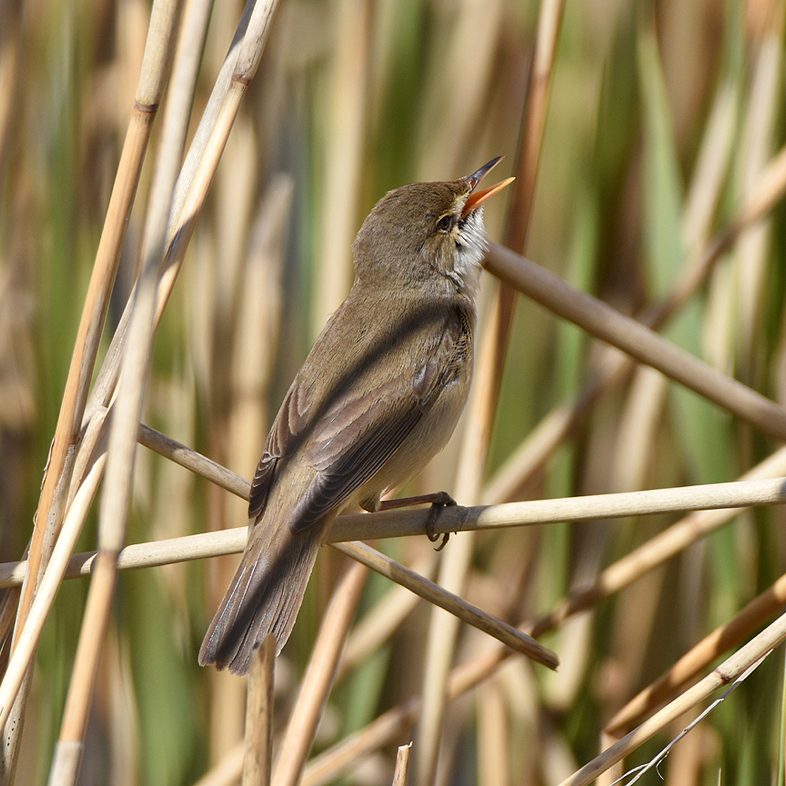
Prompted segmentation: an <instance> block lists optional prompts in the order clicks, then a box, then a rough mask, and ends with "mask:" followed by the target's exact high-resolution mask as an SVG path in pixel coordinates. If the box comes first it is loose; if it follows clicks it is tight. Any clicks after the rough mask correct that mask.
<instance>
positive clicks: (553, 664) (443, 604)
mask: <svg viewBox="0 0 786 786" xmlns="http://www.w3.org/2000/svg"><path fill="white" fill-rule="evenodd" d="M334 548H336V549H338V551H340V552H342V553H343V554H346V555H347V556H349V557H352V559H354V560H356V561H357V562H360V563H361V564H363V565H365V566H366V567H368V568H371V569H372V570H375V571H376V572H377V573H379V574H380V575H382V576H385V577H387V578H389V579H390V580H391V581H395V582H396V583H398V584H400V585H401V586H402V587H406V588H407V589H408V590H410V591H411V592H414V593H416V594H417V595H420V597H422V598H423V599H424V600H427V601H428V602H429V603H431V604H432V605H433V606H439V608H441V609H444V610H445V611H447V612H448V613H450V614H451V615H452V616H454V617H456V618H457V619H460V620H462V621H463V622H466V623H467V624H469V625H472V626H473V627H475V628H477V629H478V630H481V631H483V632H484V633H487V634H488V635H489V636H493V637H494V638H495V639H497V640H498V641H499V642H501V643H502V644H504V645H505V646H507V647H510V648H511V649H513V650H515V651H516V652H518V653H520V654H522V655H526V656H527V657H528V658H532V659H533V660H536V661H537V662H538V663H542V664H543V665H544V666H548V667H549V668H550V669H556V668H557V666H558V665H559V659H558V658H557V656H556V655H555V654H554V653H553V652H552V651H551V650H549V649H548V648H547V647H544V646H543V645H542V644H539V643H538V642H537V641H535V640H534V639H533V638H532V637H531V636H528V635H527V634H525V633H522V632H521V631H520V630H517V629H516V628H514V627H513V626H512V625H509V624H508V623H507V622H504V621H503V620H501V619H498V618H497V617H494V616H492V615H491V614H488V613H487V612H484V611H483V610H482V609H479V608H478V607H477V606H473V605H472V604H471V603H468V602H467V601H465V600H464V599H463V598H461V597H460V596H458V595H455V594H454V593H452V592H449V591H447V590H445V589H444V588H442V587H440V586H439V585H437V584H434V583H433V582H430V581H428V580H427V579H424V578H423V577H422V576H420V575H419V574H417V573H415V571H413V570H410V569H409V568H407V567H405V566H404V565H401V564H400V563H397V562H396V561H395V560H392V559H391V558H390V557H388V556H387V555H385V554H382V553H381V552H379V551H375V550H374V549H372V548H370V547H369V546H367V545H366V544H365V543H360V542H355V543H336V544H334Z"/></svg>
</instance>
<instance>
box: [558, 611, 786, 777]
mask: <svg viewBox="0 0 786 786" xmlns="http://www.w3.org/2000/svg"><path fill="white" fill-rule="evenodd" d="M784 640H786V615H784V616H781V617H779V618H778V619H777V620H775V622H773V623H771V624H770V625H769V626H768V627H766V628H765V629H764V630H763V631H762V632H761V633H759V634H758V636H756V637H754V638H753V639H751V640H750V641H749V642H748V643H747V644H745V645H744V646H743V647H741V648H740V649H739V650H737V652H735V653H734V654H733V655H732V656H731V657H729V658H727V659H726V660H725V661H723V663H721V664H720V665H719V666H718V667H717V668H715V669H714V670H713V671H712V672H711V673H710V674H708V675H707V676H706V677H704V679H702V680H701V681H700V682H698V683H696V685H694V686H693V687H692V688H689V689H688V690H686V691H685V692H684V693H683V694H681V695H680V696H678V697H677V698H676V699H675V700H674V701H672V702H671V703H669V704H667V705H666V706H665V707H664V708H663V709H662V710H660V711H658V712H657V713H655V714H654V715H653V716H652V717H651V718H649V719H648V720H646V721H644V723H642V724H640V725H639V726H638V727H637V728H635V729H634V730H633V731H631V732H630V733H628V734H626V735H625V736H624V737H623V738H622V739H621V740H619V741H618V742H616V743H615V744H614V745H612V746H610V747H609V748H606V750H604V751H603V752H602V753H600V754H599V755H598V756H596V757H595V758H594V759H592V760H591V761H589V762H587V764H585V765H584V766H583V767H581V768H580V769H579V770H577V771H576V772H575V773H574V774H573V775H571V776H570V777H569V778H566V779H565V780H563V781H562V783H560V786H584V784H588V783H591V782H592V781H593V780H595V778H597V777H598V775H600V774H601V773H603V772H605V771H606V770H607V769H608V768H609V767H611V766H612V765H614V764H616V762H618V761H621V760H622V759H624V758H625V756H627V755H628V754H629V753H630V752H632V751H634V750H636V748H638V747H639V746H640V745H642V744H643V743H644V742H646V741H647V740H649V739H650V738H651V737H653V736H654V735H655V734H657V733H658V732H659V731H661V730H662V729H664V728H665V727H666V726H668V724H670V723H671V722H672V721H674V720H676V719H677V718H679V716H680V715H682V714H683V713H684V712H687V711H688V710H690V709H691V708H693V707H695V706H696V705H697V704H698V703H699V702H701V701H703V700H704V699H706V698H707V697H708V696H710V695H711V694H712V693H713V692H714V691H715V690H717V689H718V688H720V687H723V686H724V685H728V684H729V683H731V682H733V681H734V680H736V679H738V678H739V677H741V676H742V675H744V674H745V672H747V671H748V670H749V669H751V668H752V667H754V666H755V665H756V664H757V663H758V662H759V661H760V660H762V659H763V658H765V657H767V656H768V655H769V654H770V653H772V652H773V651H774V650H775V649H776V648H777V647H779V646H780V645H781V644H782V643H783V642H784Z"/></svg>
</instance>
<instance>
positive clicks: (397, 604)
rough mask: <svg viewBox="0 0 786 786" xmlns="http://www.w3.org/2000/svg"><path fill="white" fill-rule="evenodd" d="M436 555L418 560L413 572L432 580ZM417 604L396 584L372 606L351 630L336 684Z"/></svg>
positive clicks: (435, 565) (382, 643) (369, 654)
mask: <svg viewBox="0 0 786 786" xmlns="http://www.w3.org/2000/svg"><path fill="white" fill-rule="evenodd" d="M436 556H437V555H436V552H434V551H431V552H430V553H429V555H428V557H427V558H426V559H424V560H420V561H419V562H418V563H416V564H415V565H414V566H413V570H414V571H415V572H416V573H420V574H421V575H422V576H423V577H424V578H426V579H428V580H429V581H432V580H433V578H434V574H435V573H436V569H437V559H436ZM419 602H420V597H419V596H417V595H414V594H413V593H411V592H409V590H406V589H404V587H401V586H399V585H398V584H395V585H394V586H392V587H391V588H390V589H389V590H388V591H387V592H386V593H385V594H384V595H383V596H382V597H381V598H380V599H379V600H378V601H377V602H376V603H374V605H373V606H371V608H369V609H368V611H366V613H365V614H364V615H363V617H361V618H360V620H358V622H356V623H355V626H354V627H353V628H352V632H351V633H350V635H349V638H348V639H347V646H346V648H345V649H344V655H343V656H342V658H341V663H339V666H338V673H337V674H336V682H338V681H340V680H341V679H343V678H344V677H345V676H346V675H347V674H348V673H349V672H351V671H353V670H354V669H355V668H357V667H358V666H359V665H360V664H362V663H363V662H364V661H365V660H366V658H368V657H370V656H371V655H372V653H374V652H376V651H377V650H378V649H380V647H382V646H383V645H384V644H385V643H386V642H387V641H388V640H389V639H390V638H391V637H392V636H393V634H394V633H395V632H396V631H397V630H398V629H399V627H400V626H401V624H402V623H403V622H404V620H405V619H406V618H407V617H408V616H409V615H410V614H411V613H412V611H413V610H414V609H415V606H417V604H418V603H419Z"/></svg>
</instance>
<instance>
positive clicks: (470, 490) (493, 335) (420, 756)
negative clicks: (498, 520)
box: [415, 0, 564, 784]
mask: <svg viewBox="0 0 786 786" xmlns="http://www.w3.org/2000/svg"><path fill="white" fill-rule="evenodd" d="M563 10H564V0H544V2H543V3H541V6H540V12H539V17H538V31H537V38H536V43H535V59H534V63H533V68H532V72H531V74H530V78H529V81H528V90H529V93H528V96H527V100H526V102H525V106H524V111H523V116H522V128H521V137H520V148H519V152H518V161H517V162H516V175H517V180H516V181H515V182H514V188H515V190H514V192H513V197H512V201H511V204H510V208H509V211H508V224H507V231H506V236H505V240H506V242H509V243H516V244H517V245H516V246H515V247H517V248H520V249H521V250H524V248H525V245H526V239H527V234H528V231H529V222H530V216H531V213H532V204H533V202H534V194H535V182H536V180H537V172H538V166H539V163H540V151H541V147H542V142H543V132H544V129H545V124H546V113H547V107H548V95H549V87H550V85H551V77H552V72H553V66H554V56H555V52H556V45H557V39H558V35H559V30H560V25H561V21H562V13H563ZM514 303H515V299H514V295H513V292H512V291H511V290H510V288H509V287H508V286H506V285H505V284H504V283H503V284H502V285H501V286H500V288H499V291H498V293H497V297H496V298H495V299H494V303H493V305H492V307H491V312H490V314H489V318H488V319H487V321H486V325H485V330H484V333H483V338H482V342H481V348H480V352H479V356H478V370H477V373H476V374H475V380H474V383H473V388H472V392H471V396H470V402H469V407H468V416H467V419H466V423H467V425H466V430H465V433H464V436H463V441H462V447H461V455H460V457H459V464H458V477H457V479H456V488H457V489H461V491H462V494H465V495H466V496H467V497H468V498H469V499H470V500H477V499H479V497H480V488H481V481H482V477H483V470H484V468H485V465H486V458H487V454H488V447H489V443H490V441H491V433H492V429H493V426H494V415H495V412H496V407H497V399H498V396H499V389H500V385H501V381H502V371H503V366H504V358H505V355H506V353H507V347H508V343H509V338H510V329H511V323H512V318H513V307H514ZM473 548H474V538H473V537H466V538H464V539H462V540H461V541H460V542H459V543H458V544H456V545H454V547H453V549H452V550H451V551H450V552H449V553H448V554H447V555H446V557H445V560H444V561H443V563H442V565H441V569H440V574H439V583H440V584H441V585H442V586H444V587H446V588H447V589H452V590H455V591H456V592H457V593H459V594H460V593H461V592H462V589H463V586H464V584H465V582H466V575H467V571H468V570H469V566H470V563H471V559H472V552H473ZM457 632H458V628H457V624H456V621H455V620H454V619H452V618H450V617H448V616H445V615H443V614H440V613H439V612H438V611H436V609H435V610H433V611H432V614H431V624H430V625H429V632H428V642H427V645H426V655H425V659H426V668H425V669H424V672H423V682H422V685H423V687H422V692H423V707H422V710H421V717H420V721H419V730H418V751H417V757H416V762H415V780H416V782H417V783H422V784H431V783H432V782H433V781H434V779H435V777H436V772H437V762H438V757H439V746H440V739H441V736H442V728H443V719H444V715H445V704H446V688H445V686H446V681H447V677H448V672H449V669H450V665H451V662H452V660H453V653H454V650H455V640H456V635H457Z"/></svg>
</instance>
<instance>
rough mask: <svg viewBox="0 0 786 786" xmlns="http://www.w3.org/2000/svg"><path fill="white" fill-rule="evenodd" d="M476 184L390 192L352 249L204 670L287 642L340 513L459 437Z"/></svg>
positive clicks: (254, 504)
mask: <svg viewBox="0 0 786 786" xmlns="http://www.w3.org/2000/svg"><path fill="white" fill-rule="evenodd" d="M500 160H501V159H500V158H499V157H498V158H494V159H492V160H491V161H489V162H488V163H487V164H485V165H484V166H482V167H480V169H478V170H477V171H475V172H473V173H472V174H471V175H467V176H466V177H462V178H459V179H458V180H450V181H445V182H430V183H413V184H411V185H406V186H402V187H400V188H396V189H394V190H393V191H390V192H389V193H388V194H386V195H385V196H384V197H383V198H382V199H381V200H380V201H379V202H378V203H377V204H376V206H375V207H374V209H373V210H372V211H371V213H370V214H369V215H368V217H367V218H366V220H365V221H364V222H363V225H362V227H361V228H360V231H359V232H358V234H357V237H356V238H355V242H354V245H353V256H354V262H355V280H354V283H353V285H352V289H351V290H350V293H349V295H348V296H347V299H346V300H345V301H344V302H343V303H342V304H341V306H339V308H338V309H337V310H336V312H335V313H334V314H333V315H332V316H331V317H330V319H329V320H328V322H327V324H326V325H325V327H324V329H323V330H322V332H321V333H320V335H319V337H318V338H317V340H316V343H315V344H314V346H313V347H312V349H311V352H310V353H309V355H308V357H307V358H306V361H305V363H304V364H303V367H302V368H301V369H300V371H299V372H298V373H297V376H296V377H295V379H294V381H293V382H292V385H291V387H290V388H289V391H288V392H287V394H286V396H285V397H284V401H283V403H282V404H281V408H280V409H279V411H278V415H277V416H276V419H275V421H274V423H273V426H272V428H271V429H270V433H269V434H268V437H267V443H266V444H265V449H264V453H263V454H262V458H261V459H260V461H259V465H258V466H257V469H256V473H255V475H254V480H253V483H252V484H251V495H250V498H249V508H248V516H249V519H250V523H249V534H248V544H247V546H246V549H245V553H244V554H243V558H242V560H241V562H240V565H239V567H238V569H237V572H236V574H235V576H234V578H233V579H232V582H231V584H230V585H229V589H228V590H227V593H226V595H225V597H224V599H223V601H222V602H221V605H220V607H219V609H218V611H217V612H216V615H215V617H214V618H213V621H212V622H211V623H210V627H209V628H208V630H207V633H206V634H205V638H204V641H203V642H202V647H201V649H200V651H199V663H200V664H201V665H203V666H204V665H206V664H210V663H213V664H215V665H216V666H217V667H218V668H219V669H222V668H225V667H227V666H228V667H229V669H230V670H231V671H233V672H235V673H236V674H245V673H246V672H247V671H248V668H249V664H250V661H251V656H252V654H253V651H254V648H255V647H257V646H258V645H259V644H260V643H261V642H262V640H263V639H264V638H265V637H266V636H267V635H273V636H274V637H275V639H276V654H278V653H279V652H280V651H281V648H282V647H283V646H284V644H285V643H286V641H287V639H288V638H289V634H290V633H291V631H292V627H293V626H294V624H295V619H296V617H297V613H298V610H299V609H300V605H301V603H302V601H303V594H304V592H305V589H306V584H307V583H308V579H309V575H310V574H311V571H312V568H313V566H314V562H315V560H316V556H317V551H318V550H319V545H320V543H321V541H322V538H323V537H324V535H325V532H326V531H327V529H328V528H329V527H330V524H331V522H332V521H333V520H334V519H335V517H336V516H337V515H338V514H339V513H341V512H342V511H344V510H347V509H349V508H353V507H355V508H356V507H357V506H358V505H359V506H360V507H362V508H364V509H365V510H368V511H374V510H378V509H379V507H380V497H381V496H382V495H383V494H384V493H385V492H386V491H387V490H389V489H391V488H392V487H394V486H396V485H398V484H400V483H401V482H403V481H404V480H406V479H407V478H408V477H410V476H411V475H412V474H413V473H415V472H416V471H417V470H419V469H421V468H422V467H423V466H424V465H425V464H426V463H427V462H428V461H429V459H431V457H432V456H433V455H434V454H435V453H437V451H439V450H440V449H441V448H442V447H443V446H444V445H445V443H446V442H447V441H448V438H449V437H450V435H451V433H452V432H453V429H454V428H455V425H456V422H457V420H458V418H459V415H460V414H461V411H462V409H463V407H464V404H465V402H466V399H467V394H468V391H469V385H470V380H471V377H472V344H473V331H474V327H475V312H476V307H475V300H476V295H477V291H478V283H479V278H480V271H481V263H482V260H483V257H484V254H485V252H486V232H485V227H484V224H483V209H482V205H483V203H484V202H485V201H486V200H487V199H488V198H489V197H490V196H492V195H493V194H495V193H497V192H498V191H500V190H502V189H503V188H504V187H505V186H507V185H508V184H509V183H510V182H511V181H512V180H513V178H508V179H507V180H504V181H502V182H501V183H497V184H496V185H495V186H492V187H491V188H487V189H484V190H477V186H478V184H479V183H480V181H481V179H482V178H483V176H484V175H486V174H487V173H488V172H489V170H491V169H492V168H493V167H494V166H496V165H497V164H498V163H499V161H500Z"/></svg>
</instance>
